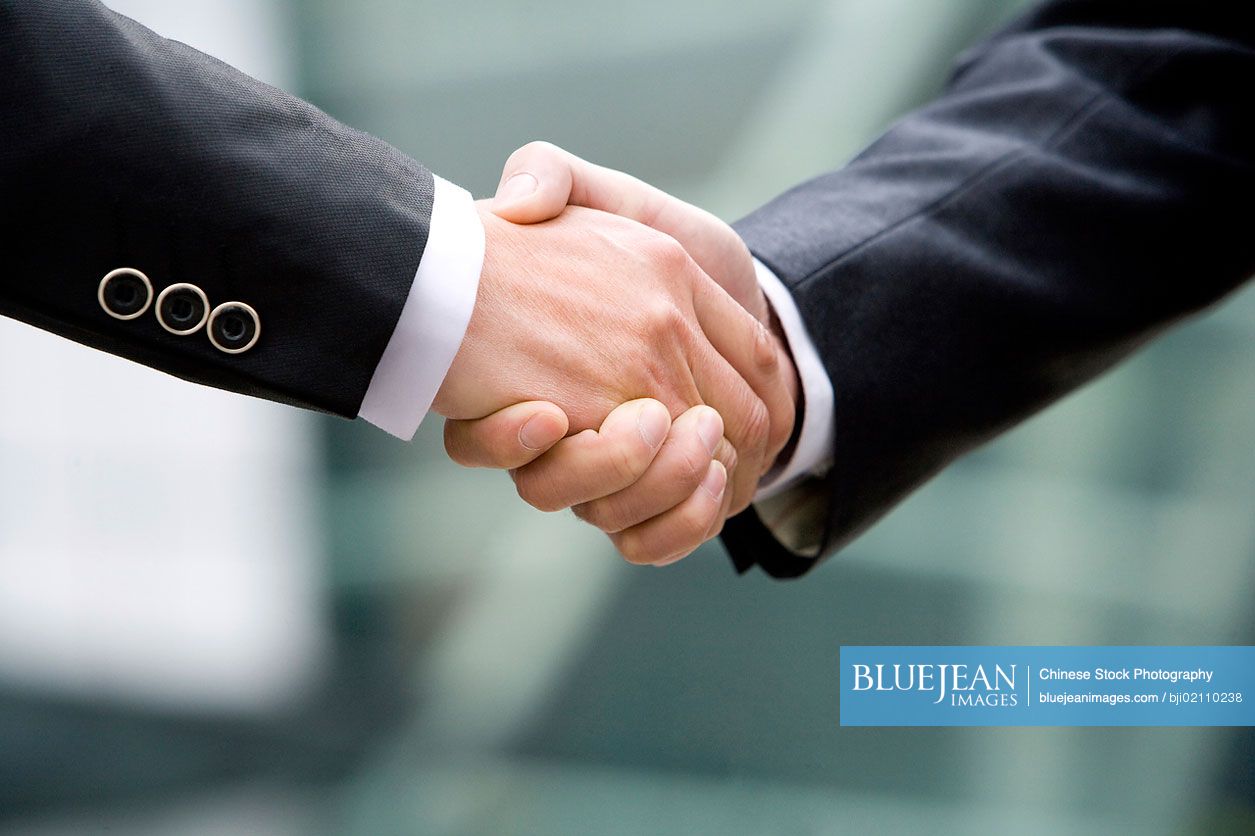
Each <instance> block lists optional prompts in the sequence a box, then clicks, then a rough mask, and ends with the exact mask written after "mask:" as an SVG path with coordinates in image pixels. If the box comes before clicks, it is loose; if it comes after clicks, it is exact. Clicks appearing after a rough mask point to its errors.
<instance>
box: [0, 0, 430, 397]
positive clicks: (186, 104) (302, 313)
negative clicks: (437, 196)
mask: <svg viewBox="0 0 1255 836" xmlns="http://www.w3.org/2000/svg"><path fill="white" fill-rule="evenodd" d="M0 79H2V81H0V229H2V230H3V231H2V232H0V235H2V236H3V243H4V247H3V252H4V260H5V264H4V269H3V270H2V271H0V313H2V314H4V315H6V316H10V317H14V318H16V319H19V320H23V321H25V322H28V323H31V324H33V325H35V326H38V327H40V328H44V329H47V330H49V331H53V332H55V333H57V334H60V335H62V336H65V337H68V338H70V339H73V340H77V341H78V342H81V343H84V344H86V345H90V346H93V347H95V348H99V349H102V350H104V351H108V352H111V353H113V354H118V355H121V356H123V357H127V358H130V359H132V360H136V361H138V362H141V363H145V364H148V365H150V366H154V367H156V368H158V369H161V370H163V371H166V372H169V373H171V374H175V375H178V376H180V377H183V378H186V379H189V380H193V381H197V382H199V383H205V384H209V385H212V386H217V387H221V388H224V389H230V390H233V391H236V392H242V393H246V394H249V395H255V396H259V397H264V398H269V399H272V400H278V401H283V402H286V403H292V404H295V405H299V406H303V407H307V408H313V409H319V410H324V411H327V412H332V413H337V414H340V415H344V416H350V417H352V416H356V414H357V411H358V407H359V405H360V404H361V401H362V398H363V396H364V394H365V391H366V389H367V386H368V385H369V383H370V379H371V375H372V374H373V372H374V369H375V366H376V365H377V363H378V360H379V357H380V355H381V354H382V353H383V350H384V348H385V346H386V345H387V343H388V340H389V338H390V337H391V334H392V331H393V328H394V326H395V324H396V322H397V319H398V318H399V316H400V312H401V308H402V306H403V304H404V302H405V300H406V297H407V294H408V292H409V288H410V285H411V283H412V281H413V279H414V274H415V270H416V268H417V266H418V262H419V259H420V258H421V256H422V252H423V248H424V246H425V244H426V237H427V230H428V222H429V219H430V213H431V204H432V192H433V180H432V176H431V174H430V173H429V172H428V171H426V170H425V169H424V168H422V167H421V166H420V165H419V164H418V163H416V162H414V161H413V160H410V159H408V158H407V157H405V156H404V155H402V154H400V153H399V152H397V151H396V150H395V149H393V148H391V147H390V146H388V145H387V144H385V143H384V142H382V141H380V140H378V139H375V138H373V137H370V136H367V135H365V134H362V133H359V132H357V131H354V130H352V129H350V128H347V127H345V126H344V125H341V124H339V123H337V122H336V121H335V120H333V119H331V118H330V117H328V116H327V115H326V114H324V113H322V112H320V111H318V110H317V109H316V108H314V107H312V106H311V105H309V104H307V103H305V102H303V101H301V100H299V99H297V98H295V97H293V96H289V95H287V94H285V93H283V92H281V91H279V90H276V89H274V88H271V87H268V86H266V85H264V84H261V83H260V82H257V81H255V80H253V79H251V78H249V77H247V76H245V75H243V74H241V73H239V72H237V71H235V70H234V69H232V68H231V67H228V66H226V65H225V64H223V63H221V62H219V61H216V60H215V59H213V58H210V57H208V56H206V55H204V54H202V53H199V52H197V51H196V50H193V49H191V48H189V47H187V46H186V45H184V44H181V43H178V42H176V41H169V40H165V39H163V38H160V37H158V36H157V35H155V34H153V33H152V32H150V31H149V30H147V29H145V28H144V27H142V26H140V25H138V24H137V23H135V22H134V21H132V20H129V19H128V18H126V17H123V16H121V15H118V14H115V13H113V12H111V11H109V10H108V9H106V8H105V7H104V6H102V5H100V3H98V2H96V0H0ZM118 267H131V268H136V269H138V270H140V271H142V272H143V273H145V274H146V275H147V276H148V277H149V278H150V279H151V282H152V284H153V286H154V288H155V290H156V291H158V292H159V291H160V290H161V289H162V288H163V287H166V286H169V285H171V284H174V283H177V282H189V283H192V284H195V285H196V286H198V287H200V288H201V289H203V290H204V291H205V293H206V295H207V296H208V299H209V301H210V305H211V306H216V305H218V304H220V303H225V302H229V301H237V302H243V303H245V304H247V305H250V306H251V307H252V308H254V309H255V310H256V311H257V313H258V315H259V317H260V320H261V323H262V329H261V333H260V339H259V341H258V342H257V344H256V345H255V346H254V347H253V348H251V349H250V350H249V351H247V352H245V353H241V354H228V353H224V352H222V351H219V350H218V349H216V348H215V347H214V346H213V345H211V343H210V341H209V340H208V339H207V336H206V332H205V330H204V329H202V330H201V331H200V332H199V333H197V334H194V335H191V336H183V337H180V336H175V335H174V334H171V333H167V332H166V331H165V330H163V329H162V328H161V327H160V326H159V325H158V323H157V321H156V318H155V316H154V315H153V312H152V311H151V310H150V311H149V313H148V314H146V315H144V316H142V317H140V318H137V319H134V320H131V321H121V320H118V319H114V318H111V317H110V316H108V315H107V314H106V313H105V312H104V311H103V310H102V308H101V306H100V304H98V302H97V286H98V284H99V282H100V281H101V279H102V277H103V276H104V275H105V274H107V273H108V272H109V271H111V270H113V269H114V268H118ZM8 396H9V397H13V396H14V393H8Z"/></svg>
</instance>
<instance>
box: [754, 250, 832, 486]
mask: <svg viewBox="0 0 1255 836" xmlns="http://www.w3.org/2000/svg"><path fill="white" fill-rule="evenodd" d="M754 269H755V270H756V271H757V272H758V284H759V286H760V287H761V288H762V289H763V294H764V295H765V296H766V297H767V301H768V302H769V303H770V304H771V307H772V308H773V309H774V310H775V313H776V317H777V318H778V319H779V320H780V325H781V327H782V328H783V330H784V337H785V341H786V342H787V343H788V348H789V352H790V353H791V354H792V355H793V365H794V366H795V367H796V368H797V374H798V378H799V379H800V380H801V384H802V390H801V392H802V398H803V402H804V407H803V412H802V418H801V420H802V427H801V430H800V432H799V433H798V439H797V444H796V445H795V446H794V448H793V452H792V455H790V457H789V459H788V460H787V461H782V462H777V463H776V465H775V467H773V468H772V469H771V471H770V472H769V473H767V475H766V476H764V477H763V480H762V482H760V483H759V485H758V493H757V494H755V496H754V500H755V501H756V502H757V501H760V500H764V499H770V498H771V497H773V496H777V495H779V494H781V493H784V492H785V491H787V490H788V489H789V488H792V487H794V486H796V485H798V484H799V483H801V482H803V481H805V480H806V479H807V478H808V477H811V476H822V475H823V474H824V473H826V472H827V470H828V468H829V467H831V465H832V445H833V433H834V417H833V393H832V381H831V380H829V379H828V372H827V371H825V369H824V364H823V362H822V361H821V360H820V359H819V350H818V349H816V347H815V343H814V341H813V340H812V339H811V336H810V334H809V333H808V332H807V330H806V326H805V324H803V322H802V315H801V314H800V313H799V312H798V309H797V303H796V302H794V301H793V295H792V294H791V293H789V290H788V288H786V287H785V286H784V284H783V283H782V282H781V281H780V279H778V278H777V277H776V274H775V273H773V272H771V268H769V267H768V266H767V265H765V264H763V263H762V262H761V261H759V260H758V259H754Z"/></svg>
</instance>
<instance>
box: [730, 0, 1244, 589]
mask: <svg viewBox="0 0 1255 836" xmlns="http://www.w3.org/2000/svg"><path fill="white" fill-rule="evenodd" d="M1252 19H1255V18H1252V17H1251V16H1250V15H1249V9H1246V8H1245V7H1244V5H1243V4H1240V3H1208V2H1199V3H1180V2H1176V3H1111V2H1054V3H1047V4H1044V5H1042V6H1039V7H1037V8H1036V9H1034V10H1033V11H1031V12H1030V13H1029V14H1027V15H1026V16H1025V17H1023V18H1022V19H1020V20H1019V21H1018V22H1016V23H1014V24H1013V25H1011V26H1010V27H1009V28H1007V29H1005V30H1004V31H1001V32H999V33H998V34H996V35H994V36H993V37H991V38H990V39H988V40H986V41H985V42H983V43H981V44H979V45H978V46H976V47H975V48H973V49H971V50H969V51H968V52H967V53H966V54H965V55H964V56H963V57H962V58H961V60H960V62H959V64H958V68H957V70H956V72H955V74H954V76H953V78H952V79H951V81H950V83H949V85H948V86H947V88H946V90H945V92H944V93H943V94H942V95H941V96H940V97H939V98H938V99H937V100H935V101H934V102H933V103H932V104H931V105H929V106H927V107H925V108H923V109H921V110H919V111H917V112H914V113H912V114H910V115H908V116H906V117H905V118H904V119H902V120H901V121H900V122H898V123H897V124H896V125H895V126H894V127H892V128H891V129H890V130H889V131H888V132H887V133H886V134H885V135H884V136H883V137H882V138H881V139H879V140H878V141H876V142H875V143H874V144H873V145H871V146H870V147H869V148H868V149H867V150H866V151H865V152H863V153H862V154H861V155H860V156H858V157H857V158H855V159H854V160H853V161H852V162H851V163H850V164H849V165H847V166H846V167H844V168H842V169H841V170H839V171H836V172H834V173H831V174H828V175H825V176H822V177H819V178H817V179H815V180H812V181H810V182H808V183H805V184H803V185H801V186H798V187H797V188H795V189H793V190H791V191H789V192H788V193H786V194H784V195H782V196H781V197H779V198H777V199H776V200H774V201H773V202H771V203H770V204H768V205H766V206H764V207H763V208H761V209H759V210H758V211H756V212H754V213H753V214H751V215H750V216H749V217H747V218H745V219H744V220H742V221H741V222H739V223H738V224H736V225H735V226H736V229H737V231H738V232H739V233H740V234H741V235H742V237H743V238H744V239H745V241H746V242H747V243H748V244H749V246H750V249H751V250H752V251H753V252H754V254H755V255H756V256H757V257H758V258H759V259H761V260H762V261H763V262H764V263H766V264H767V265H768V266H770V267H771V269H772V270H773V271H774V272H775V273H776V274H777V276H779V277H780V278H781V280H782V281H783V282H784V283H785V284H786V285H787V286H788V287H789V288H790V290H791V292H792V293H793V295H794V298H795V299H796V301H797V304H798V307H799V309H800V311H801V313H802V317H803V319H804V321H805V322H806V325H807V328H808V330H809V332H810V334H811V336H812V337H813V339H814V341H815V343H816V345H817V346H818V349H819V351H820V354H821V355H822V357H823V359H824V364H825V367H826V369H827V371H828V373H829V375H830V377H831V380H832V384H833V388H834V393H835V447H834V450H833V466H832V468H831V470H830V472H829V473H828V474H827V476H826V478H824V479H823V480H822V481H819V480H816V482H815V483H814V484H811V485H810V486H809V487H807V488H806V490H808V491H810V492H811V493H812V494H813V493H816V492H822V493H823V495H824V497H825V504H826V508H827V514H826V519H825V521H824V524H823V535H822V538H821V546H820V550H821V555H823V554H831V553H832V552H833V551H835V550H837V549H839V548H841V547H842V546H844V545H845V544H847V543H849V542H850V541H851V540H852V539H853V538H855V537H857V536H858V535H859V534H860V533H862V532H863V531H865V530H866V529H867V528H868V527H869V526H870V525H872V524H873V523H874V522H876V520H878V519H879V518H880V517H881V516H882V515H884V514H885V513H886V512H887V511H888V510H889V509H890V508H892V507H893V506H894V505H895V504H896V503H897V502H899V501H900V500H901V499H902V498H903V497H904V496H906V495H907V494H908V493H909V492H910V491H912V490H913V489H915V488H916V487H918V486H919V485H920V484H921V483H923V482H924V481H926V480H927V479H929V478H930V477H931V476H932V475H934V474H935V473H936V472H937V471H938V470H940V469H941V468H943V467H944V466H945V465H947V464H948V463H950V462H951V461H953V460H954V459H955V458H956V457H958V456H960V455H962V454H963V453H965V452H967V451H969V450H971V449H973V448H974V447H976V446H978V445H980V444H982V443H983V442H985V441H987V440H989V439H991V438H993V437H994V436H996V435H997V434H998V433H1000V432H1002V431H1003V430H1006V429H1007V428H1009V427H1011V426H1013V425H1014V424H1016V423H1017V422H1019V421H1021V420H1023V419H1024V418H1026V417H1027V416H1029V415H1031V414H1033V413H1034V412H1036V411H1037V410H1039V409H1041V408H1042V407H1044V406H1046V405H1047V404H1049V403H1051V402H1052V401H1054V400H1056V399H1057V398H1059V397H1061V396H1062V395H1064V394H1066V393H1067V392H1069V391H1071V390H1072V389H1074V388H1076V387H1077V386H1079V385H1081V384H1083V383H1085V382H1086V381H1088V380H1090V379H1091V378H1093V377H1094V376H1096V375H1098V374H1099V373H1101V372H1102V371H1103V370H1105V369H1107V368H1109V367H1110V366H1112V365H1113V364H1114V363H1116V362H1117V361H1119V360H1120V359H1121V358H1123V357H1125V356H1126V355H1128V354H1129V353H1130V352H1132V351H1133V350H1134V349H1135V348H1137V347H1138V346H1139V345H1141V344H1142V343H1144V342H1145V341H1146V340H1148V339H1149V338H1151V337H1152V336H1154V335H1155V334H1156V333H1158V332H1160V331H1162V330H1163V329H1164V328H1166V327H1168V326H1169V325H1171V324H1172V323H1174V322H1175V321H1177V320H1180V319H1181V318H1182V317H1184V316H1186V315H1188V314H1190V313H1192V312H1195V311H1198V310H1200V309H1202V308H1204V307H1206V306H1208V305H1210V304H1212V303H1214V302H1216V301H1217V300H1219V299H1220V298H1221V297H1223V296H1224V295H1225V294H1227V293H1228V292H1229V291H1231V290H1233V289H1234V288H1236V287H1237V286H1239V285H1240V284H1242V283H1243V282H1244V281H1245V280H1246V279H1247V278H1248V277H1250V276H1251V275H1252V273H1253V272H1255V208H1253V207H1255V93H1253V91H1255V33H1253V32H1252V24H1251V22H1250V21H1251V20H1252ZM724 542H725V545H726V546H727V548H728V549H729V551H730V552H731V553H732V556H733V560H734V562H735V563H736V565H737V567H738V568H739V569H740V570H741V571H745V570H746V569H748V568H749V567H751V566H753V565H754V564H755V563H757V564H759V565H761V566H762V567H763V569H764V570H765V571H767V572H768V573H769V574H771V575H774V576H776V577H793V576H797V575H800V574H802V573H804V572H806V571H809V570H810V569H811V568H813V567H814V566H815V564H816V563H817V562H818V561H817V560H815V559H813V558H811V557H803V556H799V555H797V554H794V553H792V552H790V551H789V550H788V549H786V548H784V547H783V546H782V545H781V544H780V543H779V542H777V541H776V539H775V538H774V537H772V536H771V534H770V533H769V532H768V531H767V530H766V529H765V528H764V526H763V525H762V524H761V523H760V522H759V520H758V519H757V517H756V516H755V514H754V511H753V510H751V511H749V512H746V513H745V514H742V515H741V516H739V517H736V518H734V519H732V520H730V521H729V523H728V526H727V527H726V528H725V535H724Z"/></svg>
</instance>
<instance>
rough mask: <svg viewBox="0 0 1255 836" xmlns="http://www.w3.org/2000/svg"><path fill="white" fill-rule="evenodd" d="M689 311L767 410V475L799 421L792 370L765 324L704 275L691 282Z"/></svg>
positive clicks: (717, 349) (716, 348)
mask: <svg viewBox="0 0 1255 836" xmlns="http://www.w3.org/2000/svg"><path fill="white" fill-rule="evenodd" d="M693 309H694V312H695V314H696V316H697V321H698V323H699V324H700V325H701V327H702V333H704V334H705V335H706V339H707V340H709V341H710V344H711V345H712V346H713V347H714V349H715V350H716V351H718V352H719V353H720V354H721V355H722V356H723V358H724V359H725V360H727V361H728V363H729V365H731V366H732V368H734V369H735V370H736V371H737V373H738V374H739V375H741V377H742V378H744V380H745V382H746V383H748V384H749V387H750V388H751V389H752V390H753V391H754V394H755V395H757V396H758V399H759V400H760V401H762V403H763V405H764V406H766V408H767V419H768V432H767V443H766V448H765V452H764V457H763V467H764V472H765V471H766V469H768V468H770V467H771V464H772V463H773V462H775V460H776V456H778V455H779V454H780V451H781V450H782V449H784V445H785V444H786V443H788V441H789V437H790V436H791V435H792V434H793V423H794V421H795V420H796V418H797V388H796V385H795V383H796V382H795V379H794V376H793V370H792V368H791V367H790V366H789V364H787V363H784V362H782V361H781V351H782V349H781V346H780V344H779V343H778V341H777V340H776V338H775V337H774V336H773V335H772V334H771V332H770V331H769V330H768V328H767V326H766V325H764V324H763V323H762V322H760V321H758V319H756V318H755V317H754V316H752V315H751V314H750V313H749V312H748V311H746V310H745V309H744V308H743V307H741V306H740V305H739V304H737V302H736V301H735V300H734V299H733V298H732V297H731V296H729V295H728V294H727V292H725V291H724V290H723V288H721V287H719V285H718V284H716V283H715V282H713V281H711V280H710V279H709V278H708V277H706V276H698V277H697V278H696V280H695V285H694V291H693ZM725 418H726V415H725ZM762 475H763V474H762V473H759V474H757V476H762Z"/></svg>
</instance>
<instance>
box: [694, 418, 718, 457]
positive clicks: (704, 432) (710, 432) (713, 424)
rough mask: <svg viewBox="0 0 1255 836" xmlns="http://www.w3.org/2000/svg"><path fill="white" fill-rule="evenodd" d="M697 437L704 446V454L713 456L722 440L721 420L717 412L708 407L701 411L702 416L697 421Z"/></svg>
mask: <svg viewBox="0 0 1255 836" xmlns="http://www.w3.org/2000/svg"><path fill="white" fill-rule="evenodd" d="M697 437H698V438H700V439H701V440H702V444H705V445H706V452H707V453H709V454H710V455H712V456H713V455H714V454H715V449H716V448H717V447H718V446H719V442H720V441H721V440H722V439H723V418H722V417H721V416H720V415H719V413H718V412H715V411H714V410H713V409H710V408H709V407H707V408H706V409H703V410H702V415H701V417H700V418H699V419H698V420H697Z"/></svg>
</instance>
